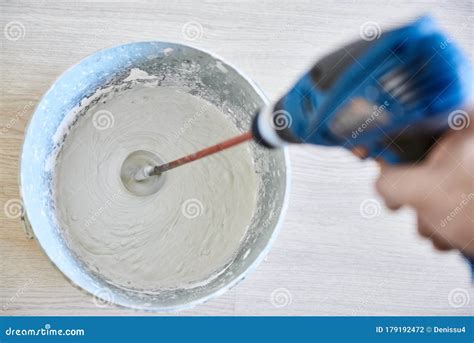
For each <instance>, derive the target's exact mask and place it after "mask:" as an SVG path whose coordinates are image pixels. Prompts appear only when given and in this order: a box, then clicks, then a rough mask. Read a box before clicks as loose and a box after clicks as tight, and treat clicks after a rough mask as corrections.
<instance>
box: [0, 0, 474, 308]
mask: <svg viewBox="0 0 474 343" xmlns="http://www.w3.org/2000/svg"><path fill="white" fill-rule="evenodd" d="M0 3H1V6H0V27H1V29H2V32H1V33H0V34H1V37H0V40H1V57H0V58H1V61H0V62H1V66H0V71H1V74H0V76H1V94H0V130H1V131H0V166H1V168H0V180H1V188H0V206H1V207H0V306H2V307H1V311H0V314H3V315H153V314H149V313H143V312H138V311H133V310H128V309H123V308H119V307H115V306H105V307H100V306H97V305H96V304H95V303H94V301H93V298H92V297H91V296H90V295H88V294H86V293H85V292H84V291H81V290H79V289H77V288H75V287H74V286H72V285H71V284H70V283H69V282H68V281H67V280H66V279H65V278H64V277H63V276H62V274H61V272H59V271H58V270H56V269H55V268H54V267H53V266H52V264H51V263H50V262H49V260H48V258H47V257H46V256H45V255H44V254H43V252H42V251H41V249H40V247H39V245H38V243H37V242H36V241H35V240H29V239H27V238H26V236H25V234H24V232H23V230H22V227H21V225H20V222H19V220H18V219H15V218H11V217H12V215H11V213H6V211H5V207H6V206H7V204H10V205H11V204H12V201H15V200H16V199H19V191H18V183H17V179H18V168H19V154H20V149H21V144H22V140H23V136H24V132H25V126H26V124H27V122H28V119H29V118H30V116H31V115H32V113H33V111H34V107H35V105H36V104H37V103H38V101H39V99H40V97H41V95H42V94H43V93H44V92H45V91H46V90H47V89H48V87H49V86H50V85H51V84H52V83H53V82H54V80H55V79H56V78H57V77H58V76H59V75H60V74H61V73H62V72H63V71H64V70H66V69H67V68H68V67H70V66H71V65H73V64H74V63H76V62H77V61H79V60H80V59H82V58H83V57H85V56H87V55H89V54H91V53H93V52H94V51H96V50H98V49H102V48H105V47H110V46H113V45H117V44H122V43H127V42H131V41H143V40H165V41H176V42H181V43H185V44H190V45H193V46H195V47H198V48H204V49H207V50H209V51H212V52H214V53H216V54H218V55H220V56H221V57H223V58H224V59H225V60H227V61H230V62H231V63H233V64H234V65H236V66H238V67H240V68H241V69H242V70H243V71H244V72H245V73H246V74H248V75H250V76H251V77H252V78H253V79H254V80H256V81H257V83H259V84H260V85H261V87H262V88H263V89H264V90H265V92H266V93H267V95H268V96H269V97H270V98H275V97H276V96H278V95H279V94H281V93H282V92H283V91H284V90H285V89H286V88H287V87H289V86H290V85H291V83H292V81H293V80H295V78H296V77H297V76H298V75H299V74H300V73H301V72H302V71H304V69H305V68H307V67H308V66H309V65H310V64H311V63H312V61H314V60H315V59H316V58H317V57H321V56H322V55H323V54H325V53H327V52H329V51H330V50H331V49H333V48H335V47H337V46H338V45H340V44H342V43H344V42H346V41H347V40H350V39H352V38H357V37H358V36H359V32H360V29H361V27H362V25H364V23H367V22H375V23H378V24H379V25H380V26H381V27H382V29H383V28H385V27H387V26H390V25H394V24H398V23H402V22H404V21H405V20H406V19H408V18H413V17H415V16H416V15H418V14H421V13H424V12H431V13H433V14H434V15H435V16H436V17H437V18H438V19H439V20H440V22H441V24H442V25H443V26H444V27H445V28H446V29H447V30H449V31H450V32H452V35H453V36H454V38H455V39H456V40H458V41H459V42H460V44H461V45H462V46H463V48H464V49H465V51H466V53H467V54H468V55H469V57H470V58H471V60H473V57H474V54H473V47H474V39H473V38H474V35H473V26H474V17H473V15H474V11H473V2H472V1H468V0H466V1H461V0H457V1H430V0H423V1H395V0H389V1H362V0H354V1H348V0H344V1H309V0H308V1H304V0H297V1H295V0H285V1H253V0H252V1H250V0H249V1H205V2H198V1H133V2H132V1H130V2H120V1H94V2H92V1H70V2H69V1H66V2H63V1H62V2H57V1H38V0H36V1H33V0H31V1H13V0H12V1H9V0H0ZM190 22H192V23H194V24H195V23H198V24H199V25H197V27H198V29H199V30H198V34H197V35H195V36H192V35H190V34H189V33H186V31H185V30H184V28H185V27H186V24H187V23H190ZM290 153H291V162H292V189H291V197H290V206H289V209H288V213H287V216H286V220H285V222H284V226H283V228H282V230H281V233H280V235H279V237H278V238H277V240H276V242H275V244H274V246H273V248H272V250H271V252H270V254H269V255H268V257H267V258H266V260H265V261H264V262H263V263H262V264H261V265H260V266H259V267H258V268H257V269H256V270H255V271H254V272H253V273H252V274H251V275H250V276H249V277H248V278H247V279H246V280H245V281H243V282H241V283H240V284H239V285H237V286H236V287H234V288H233V289H232V290H231V291H229V292H227V293H225V294H224V295H222V296H220V297H219V298H216V299H214V300H212V301H210V302H208V303H206V304H203V305H200V306H197V307H195V308H194V309H191V310H187V311H183V312H179V313H176V314H177V315H472V314H473V313H472V304H473V302H474V300H472V299H474V296H473V289H472V288H471V284H470V274H469V270H468V266H467V264H466V263H465V261H464V260H463V259H462V258H461V257H460V256H459V254H458V253H456V252H450V253H438V252H435V251H434V250H433V248H432V247H431V244H430V243H429V242H427V241H424V240H422V239H421V238H419V237H418V236H417V234H416V229H415V219H414V216H413V213H412V212H411V211H410V210H407V209H404V210H401V211H399V212H396V213H394V212H389V211H387V210H386V209H385V208H384V206H383V204H382V202H381V201H380V199H379V198H378V197H377V195H376V194H375V192H374V188H373V182H374V180H375V179H376V177H377V167H376V165H375V164H374V163H373V162H360V161H359V160H357V159H356V158H355V157H353V156H351V155H350V154H349V153H347V152H345V151H342V150H340V149H327V148H320V147H311V146H298V147H292V148H291V149H290ZM367 199H374V201H372V200H370V201H371V202H370V204H372V205H374V208H373V209H374V210H375V212H374V213H373V214H374V215H373V216H372V215H369V216H367V215H366V216H365V217H364V216H362V215H361V205H363V204H367V201H366V200H367ZM364 201H366V202H364ZM379 205H380V207H379ZM7 214H9V215H8V216H7ZM371 216H372V217H371ZM367 217H371V218H367ZM455 295H457V296H459V295H460V296H461V297H464V301H462V302H459V301H458V302H455V301H454V299H453V297H454V296H455ZM458 300H459V299H458ZM461 300H462V299H461ZM460 305H461V306H460Z"/></svg>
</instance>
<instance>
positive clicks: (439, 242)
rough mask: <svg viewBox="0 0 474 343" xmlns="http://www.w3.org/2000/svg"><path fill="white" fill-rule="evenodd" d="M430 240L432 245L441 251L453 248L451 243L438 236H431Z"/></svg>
mask: <svg viewBox="0 0 474 343" xmlns="http://www.w3.org/2000/svg"><path fill="white" fill-rule="evenodd" d="M431 242H432V243H433V246H434V247H435V248H436V249H438V250H441V251H448V250H451V249H453V247H452V246H451V244H449V242H448V241H446V240H445V239H444V238H441V237H440V236H433V237H431Z"/></svg>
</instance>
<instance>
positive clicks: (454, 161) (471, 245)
mask: <svg viewBox="0 0 474 343" xmlns="http://www.w3.org/2000/svg"><path fill="white" fill-rule="evenodd" d="M472 114H474V113H473V112H471V117H466V118H467V127H466V126H464V127H463V128H462V129H458V130H450V131H449V132H448V133H447V134H446V135H445V136H443V138H442V139H441V140H440V141H438V142H437V143H435V145H434V146H433V148H432V150H431V151H430V152H429V154H428V156H427V157H426V159H425V160H424V161H423V162H421V163H419V164H416V165H409V166H388V165H385V164H381V173H380V177H379V179H378V180H377V183H376V188H377V190H378V192H379V193H380V194H381V196H382V197H383V198H384V200H385V203H386V205H387V207H389V208H390V209H393V210H396V209H398V208H400V207H402V206H410V207H412V208H414V209H415V211H416V213H417V217H418V232H419V233H420V235H422V236H424V237H427V238H429V239H431V241H432V242H433V245H434V246H435V247H436V248H437V249H439V250H450V249H459V250H460V251H461V252H462V253H464V254H465V255H468V256H470V257H474V120H473V119H474V118H473V116H472ZM470 121H473V123H470ZM469 124H470V125H469Z"/></svg>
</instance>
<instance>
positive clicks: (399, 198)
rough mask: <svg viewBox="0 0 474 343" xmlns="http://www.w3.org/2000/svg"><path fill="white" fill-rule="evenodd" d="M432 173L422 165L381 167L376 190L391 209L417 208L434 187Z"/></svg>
mask: <svg viewBox="0 0 474 343" xmlns="http://www.w3.org/2000/svg"><path fill="white" fill-rule="evenodd" d="M433 177H434V176H433V175H432V173H427V172H426V168H425V167H424V166H422V165H410V166H388V165H384V164H382V165H381V171H380V177H379V179H378V180H377V183H376V188H377V191H378V192H379V193H380V195H381V196H382V197H383V198H384V200H385V203H386V204H387V206H388V207H389V208H394V209H396V208H398V207H401V206H403V205H412V206H416V205H417V204H418V203H420V202H421V201H422V199H423V195H425V194H427V192H428V190H429V189H431V188H432V185H433V181H434V180H433Z"/></svg>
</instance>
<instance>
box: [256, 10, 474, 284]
mask: <svg viewBox="0 0 474 343" xmlns="http://www.w3.org/2000/svg"><path fill="white" fill-rule="evenodd" d="M372 38H373V37H371V39H370V40H369V39H366V40H364V39H361V40H359V41H356V42H354V43H351V44H349V45H347V46H344V47H343V48H341V49H339V50H337V51H335V52H333V53H332V54H330V55H328V56H326V57H324V58H322V59H321V60H320V61H319V62H317V63H316V64H315V65H314V67H313V68H312V69H311V70H310V71H309V72H308V73H306V74H305V75H303V77H302V78H301V79H300V80H298V82H297V83H296V84H295V85H294V87H293V88H291V90H290V91H289V92H288V93H287V94H286V95H285V96H283V97H282V98H281V99H280V100H279V101H277V102H276V103H275V104H274V105H272V106H269V107H266V108H263V109H262V110H261V111H259V113H258V114H257V115H256V117H255V119H254V122H253V127H252V132H253V136H254V138H255V139H256V141H257V142H260V143H261V144H263V145H265V146H267V147H281V146H283V145H285V144H287V143H310V144H319V145H326V146H342V147H345V148H347V149H350V150H352V151H354V152H356V154H357V155H358V156H360V157H362V158H374V159H378V160H382V161H384V162H386V163H390V164H397V163H415V162H418V161H421V160H422V159H423V158H424V157H425V156H426V155H427V153H428V151H429V149H430V147H431V146H432V144H434V142H435V141H436V140H437V139H438V138H439V137H440V136H441V135H442V134H443V133H445V132H446V131H447V130H449V129H450V126H452V125H455V123H452V122H451V120H450V113H452V112H453V111H455V110H459V109H460V108H462V107H463V106H466V105H468V104H469V103H470V102H471V97H472V96H473V94H474V92H473V79H474V78H473V74H472V69H471V67H470V64H469V62H468V60H467V59H466V58H465V57H464V55H463V53H462V52H461V51H460V50H459V48H458V47H457V46H456V44H455V43H454V42H452V41H451V40H450V39H449V38H448V37H447V36H446V35H444V34H443V33H442V31H441V30H440V29H439V28H438V26H437V25H436V23H435V21H434V20H433V19H432V18H430V17H427V16H426V17H421V18H420V19H418V20H416V21H414V22H413V23H411V24H409V25H406V26H403V27H400V28H397V29H394V30H392V31H388V32H385V33H381V34H380V37H378V38H377V39H372ZM464 113H465V112H464ZM466 119H467V118H466ZM470 262H471V268H472V269H473V276H474V261H473V260H472V259H470Z"/></svg>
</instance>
